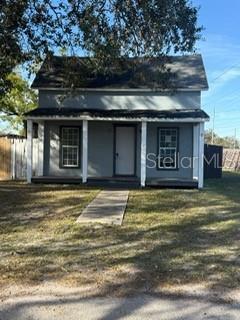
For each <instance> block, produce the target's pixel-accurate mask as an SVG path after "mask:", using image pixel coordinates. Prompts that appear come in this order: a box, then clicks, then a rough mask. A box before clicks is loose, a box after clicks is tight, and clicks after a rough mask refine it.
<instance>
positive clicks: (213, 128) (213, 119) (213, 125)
mask: <svg viewBox="0 0 240 320" xmlns="http://www.w3.org/2000/svg"><path fill="white" fill-rule="evenodd" d="M215 115H216V112H215V107H214V108H213V118H212V144H213V143H214V130H215Z"/></svg>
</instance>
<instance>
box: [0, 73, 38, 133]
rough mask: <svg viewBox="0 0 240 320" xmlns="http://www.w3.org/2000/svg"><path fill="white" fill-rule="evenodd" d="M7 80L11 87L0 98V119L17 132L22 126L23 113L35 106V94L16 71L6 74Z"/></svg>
mask: <svg viewBox="0 0 240 320" xmlns="http://www.w3.org/2000/svg"><path fill="white" fill-rule="evenodd" d="M7 80H8V81H9V83H10V84H11V89H10V90H9V91H8V92H7V93H6V94H5V95H4V96H3V97H1V98H0V106H1V113H0V119H1V120H2V121H7V123H9V125H10V126H11V128H12V129H13V130H15V131H18V132H19V131H20V130H21V129H22V128H23V119H24V113H25V112H27V111H30V110H32V109H35V108H36V107H37V95H36V93H35V92H34V91H33V90H31V89H30V88H29V86H28V82H27V81H26V80H24V79H22V78H21V77H20V76H19V75H18V74H16V73H11V74H10V75H8V77H7Z"/></svg>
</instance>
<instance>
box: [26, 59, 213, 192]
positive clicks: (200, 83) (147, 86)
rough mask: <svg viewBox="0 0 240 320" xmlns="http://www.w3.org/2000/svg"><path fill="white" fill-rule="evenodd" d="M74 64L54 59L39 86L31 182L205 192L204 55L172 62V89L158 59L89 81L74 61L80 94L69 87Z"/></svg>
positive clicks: (29, 122) (93, 75)
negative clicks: (164, 81) (163, 80)
mask: <svg viewBox="0 0 240 320" xmlns="http://www.w3.org/2000/svg"><path fill="white" fill-rule="evenodd" d="M71 59H73V58H72V57H57V56H52V57H50V58H48V59H47V60H46V61H45V62H44V63H43V64H42V66H41V68H40V70H39V72H38V73H37V75H36V78H35V79H34V81H33V84H32V88H34V89H37V90H38V93H39V106H38V108H37V109H35V110H33V111H31V112H29V113H27V115H26V118H27V154H28V156H27V159H28V161H27V177H28V182H62V183H70V182H75V183H88V184H93V183H98V184H99V183H100V184H106V183H108V184H114V183H126V184H127V185H130V184H135V185H139V186H142V187H144V186H152V185H154V186H158V185H159V186H186V187H198V188H202V187H203V152H204V122H205V121H207V120H209V117H208V115H207V114H206V113H205V112H204V111H203V110H201V92H202V91H203V90H207V89H208V83H207V79H206V74H205V70H204V65H203V61H202V57H201V55H190V56H174V57H169V58H168V59H167V62H166V66H167V68H169V70H170V77H169V79H168V83H169V87H168V88H163V86H162V85H161V81H160V80H161V79H158V77H160V75H159V73H158V72H157V70H158V66H159V64H160V63H161V61H160V60H159V59H158V58H154V59H141V60H139V62H138V60H136V59H135V67H134V69H132V70H131V68H130V69H129V64H128V68H127V67H126V69H125V67H124V64H123V65H122V70H121V72H120V73H119V70H118V72H116V74H115V73H114V70H113V71H112V72H111V74H109V75H106V74H105V75H99V74H97V73H95V72H94V70H93V71H92V72H91V73H88V74H86V70H85V68H84V67H83V64H84V59H85V58H74V59H75V60H74V61H76V70H75V72H74V77H76V76H77V77H79V79H80V80H81V81H79V83H80V85H79V86H78V88H76V89H75V90H74V91H71V90H70V88H69V86H68V85H66V81H65V77H66V71H65V69H64V65H66V63H67V62H68V61H70V60H71ZM129 61H130V62H131V60H130V59H129ZM136 61H137V63H136ZM133 70H134V71H133ZM68 77H69V78H71V74H68ZM35 123H37V124H38V143H39V155H38V171H37V172H36V173H35V175H34V176H33V174H32V172H33V171H32V158H33V156H32V150H33V149H32V139H33V133H32V131H33V130H32V128H33V124H35Z"/></svg>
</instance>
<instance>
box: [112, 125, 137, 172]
mask: <svg viewBox="0 0 240 320" xmlns="http://www.w3.org/2000/svg"><path fill="white" fill-rule="evenodd" d="M135 131H136V130H135V126H127V125H126V126H124V125H121V126H116V127H115V155H114V156H115V161H114V163H115V175H122V176H133V175H135V150H136V149H135V148H136V146H135V141H136V137H135V134H136V133H135Z"/></svg>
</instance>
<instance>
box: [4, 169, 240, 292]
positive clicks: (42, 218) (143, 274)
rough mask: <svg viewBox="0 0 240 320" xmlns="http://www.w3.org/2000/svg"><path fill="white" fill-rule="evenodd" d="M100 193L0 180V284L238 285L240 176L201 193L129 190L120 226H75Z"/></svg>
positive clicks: (213, 183) (105, 287) (105, 289)
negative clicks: (0, 181) (2, 181)
mask: <svg viewBox="0 0 240 320" xmlns="http://www.w3.org/2000/svg"><path fill="white" fill-rule="evenodd" d="M97 192H98V190H97V189H90V188H81V187H73V186H39V185H33V186H29V185H26V184H23V183H0V204H1V209H0V285H9V284H13V283H15V284H29V283H30V284H38V283H40V282H42V281H48V280H51V281H57V282H58V283H63V284H70V285H82V284H95V283H97V285H98V286H99V288H101V290H102V291H103V292H109V291H110V290H111V289H120V290H124V292H130V291H131V290H133V289H139V288H141V289H146V290H154V289H156V288H158V287H159V286H161V287H163V286H174V285H176V284H177V285H181V284H190V285H191V284H198V283H203V284H205V285H206V286H208V288H209V289H216V288H223V287H224V288H225V289H228V288H239V285H240V273H239V264H240V255H239V243H240V222H239V218H240V174H230V173H228V174H225V176H224V178H223V179H221V180H209V181H208V182H207V183H206V186H205V189H204V190H203V191H198V190H174V189H162V190H161V189H146V190H135V191H131V193H130V198H129V203H128V207H127V212H126V214H125V218H124V223H123V226H122V227H118V226H95V227H93V226H82V225H78V224H77V223H75V221H76V218H77V217H78V215H79V214H80V212H81V210H82V208H83V207H84V206H85V205H86V204H87V203H89V201H90V200H91V199H93V197H94V196H95V195H96V193H97Z"/></svg>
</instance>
